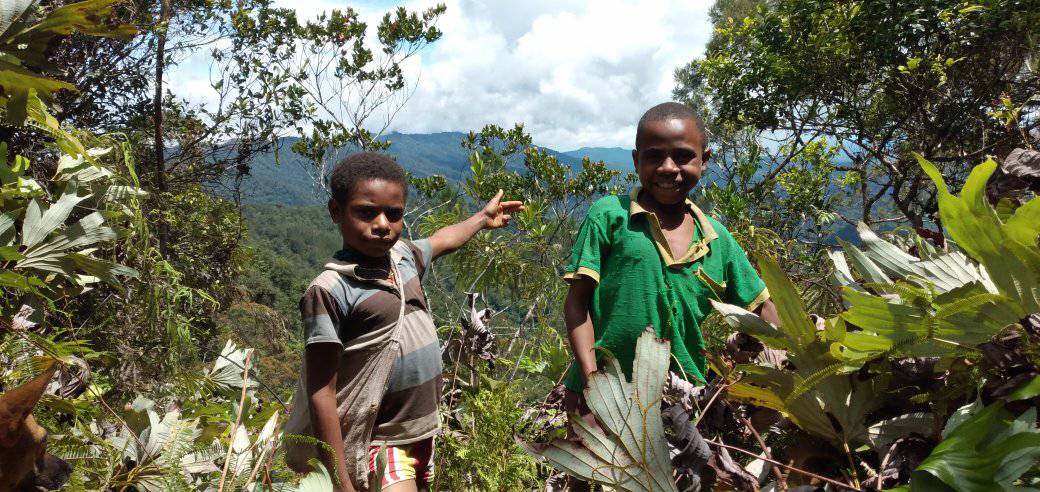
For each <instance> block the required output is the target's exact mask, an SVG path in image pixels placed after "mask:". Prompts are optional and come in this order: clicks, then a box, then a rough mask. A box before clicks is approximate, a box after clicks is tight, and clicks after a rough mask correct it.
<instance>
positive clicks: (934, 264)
mask: <svg viewBox="0 0 1040 492" xmlns="http://www.w3.org/2000/svg"><path fill="white" fill-rule="evenodd" d="M856 230H857V232H858V233H859V236H860V239H861V240H862V250H861V249H860V248H857V247H856V246H853V245H851V244H849V243H844V242H843V243H842V247H843V248H844V249H845V251H846V253H848V254H849V256H850V258H852V260H853V265H855V267H856V271H857V272H858V273H859V274H860V276H861V277H863V279H864V280H866V281H867V282H871V283H878V284H880V283H885V284H887V283H891V282H892V281H893V280H896V281H898V280H902V281H906V282H910V283H913V284H916V285H918V286H921V287H928V288H934V289H935V290H937V291H938V292H949V291H951V290H953V289H956V288H959V287H962V286H964V285H967V284H970V283H976V282H977V283H981V284H982V285H983V286H985V287H986V288H987V290H989V291H990V292H993V293H996V292H997V289H996V287H995V286H994V285H993V283H992V282H991V281H990V279H989V276H988V275H986V273H985V272H984V271H981V270H980V269H979V267H978V266H976V265H975V264H973V263H972V262H971V261H970V260H968V258H967V257H965V256H964V255H963V254H961V253H960V252H958V251H951V252H948V253H942V254H940V253H938V252H934V253H932V254H929V255H928V256H927V259H921V258H917V257H915V256H913V255H911V254H909V253H907V252H905V251H903V250H902V249H901V248H900V247H898V246H896V245H895V244H892V243H890V242H888V241H885V240H884V239H881V238H880V237H878V235H877V234H875V233H874V231H872V230H870V228H869V227H867V225H866V224H863V223H862V222H861V223H859V225H858V226H857V227H856ZM922 244H927V243H925V242H922ZM919 249H920V248H919ZM831 260H832V261H833V262H834V266H835V270H836V275H838V278H839V283H840V284H841V285H843V286H848V287H851V288H853V289H855V290H862V289H861V288H857V287H858V285H856V284H854V283H852V282H851V275H850V274H849V273H850V272H849V271H848V266H847V265H846V264H845V261H844V256H842V255H841V254H840V253H837V254H834V253H832V254H831ZM846 277H848V279H846Z"/></svg>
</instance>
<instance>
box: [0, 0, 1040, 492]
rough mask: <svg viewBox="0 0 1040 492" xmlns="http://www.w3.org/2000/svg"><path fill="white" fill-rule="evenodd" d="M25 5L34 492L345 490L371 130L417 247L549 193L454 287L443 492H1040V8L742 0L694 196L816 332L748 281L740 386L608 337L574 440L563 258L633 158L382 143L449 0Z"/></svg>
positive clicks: (11, 340) (6, 250)
mask: <svg viewBox="0 0 1040 492" xmlns="http://www.w3.org/2000/svg"><path fill="white" fill-rule="evenodd" d="M7 7H9V8H8V9H7V10H8V11H5V15H3V16H0V53H2V54H3V57H0V102H2V103H3V104H2V105H0V107H2V108H3V109H2V110H0V123H2V124H0V491H6V490H35V489H58V488H62V487H64V488H65V489H67V490H77V491H78V490H98V491H167V490H198V491H213V490H216V491H217V492H223V491H225V490H246V491H259V490H279V491H283V490H298V491H305V492H311V491H327V490H332V489H333V487H334V486H335V485H336V484H334V481H335V480H334V479H333V478H332V477H330V475H329V473H328V472H327V471H326V470H325V468H324V466H322V465H321V464H320V463H318V462H314V463H312V464H313V468H312V470H311V471H310V472H309V473H305V474H297V473H294V472H293V471H291V470H289V468H288V467H287V466H286V463H285V460H284V447H285V445H286V443H290V442H294V443H300V442H304V443H313V442H314V440H313V438H312V437H310V436H301V435H292V434H288V433H286V432H285V431H284V424H285V421H286V416H287V415H288V414H289V413H290V412H291V408H290V402H291V401H292V395H293V391H294V386H295V385H296V384H297V381H298V378H299V377H300V372H301V367H302V365H301V354H302V353H303V347H302V343H301V340H300V336H301V331H302V330H301V327H300V321H299V319H298V312H299V307H298V301H299V298H300V294H301V293H302V292H303V289H304V288H305V287H306V285H307V283H308V282H309V281H310V280H311V279H312V278H313V276H314V275H315V274H316V273H317V272H318V271H320V269H321V265H322V264H323V263H324V262H325V260H326V259H327V258H328V257H329V256H330V255H331V254H333V253H334V252H335V251H336V250H337V249H339V248H340V247H341V244H342V240H341V238H340V236H339V233H338V232H337V230H336V228H335V226H334V225H333V224H331V223H330V221H329V220H328V217H327V212H326V211H325V209H324V201H325V200H324V199H322V198H320V197H322V196H324V195H323V193H324V191H323V183H322V180H321V179H320V177H321V176H322V175H323V174H324V173H326V172H328V170H329V166H330V165H332V164H334V162H335V160H336V158H337V157H338V156H339V154H340V153H342V152H345V151H346V150H347V149H361V148H364V149H370V150H385V151H387V152H389V153H391V154H392V155H395V156H397V158H398V160H399V161H400V162H401V163H402V164H404V165H405V166H406V167H407V168H408V170H409V171H410V172H411V174H412V176H411V184H412V187H411V188H412V189H411V194H410V197H409V201H408V209H407V210H406V215H405V222H406V229H405V234H406V235H407V236H408V237H410V238H420V237H426V236H429V235H430V234H432V233H433V232H434V231H436V230H437V229H439V228H441V227H444V226H445V225H448V224H452V223H455V222H457V221H459V220H462V219H464V218H465V217H468V216H470V215H471V214H472V213H473V212H474V211H475V207H477V206H478V204H481V203H484V202H486V201H487V200H489V199H490V198H491V197H493V196H495V194H496V193H497V192H498V190H504V192H505V194H506V196H508V197H510V198H516V199H521V200H523V201H524V202H525V203H526V209H525V210H523V211H521V212H518V213H516V214H515V216H514V217H513V219H512V222H511V225H510V226H509V227H508V228H505V229H500V230H494V231H484V232H481V233H479V234H477V235H476V236H475V237H474V238H473V240H472V241H470V242H469V243H467V244H466V245H465V246H464V247H463V248H462V249H461V250H459V251H457V252H455V253H454V254H452V255H449V256H446V257H444V258H443V259H441V260H438V261H437V262H435V263H434V264H433V265H432V267H431V268H430V270H429V271H428V273H427V274H426V276H425V278H424V280H423V282H424V288H425V290H426V294H427V297H428V302H429V305H430V308H431V311H432V314H433V317H434V320H435V322H436V324H437V327H438V333H439V335H440V342H441V349H442V361H443V364H444V372H443V379H444V381H445V386H444V388H443V399H442V401H441V402H440V412H441V416H442V419H441V424H442V432H441V434H440V435H439V437H438V439H437V448H436V454H435V456H436V460H435V465H436V479H435V482H434V484H433V486H432V488H433V489H434V490H509V491H513V490H586V489H588V488H590V487H602V488H604V489H610V490H623V491H671V490H683V491H697V490H741V491H759V490H798V491H805V490H833V491H837V490H859V491H880V490H887V491H980V492H981V491H993V490H1007V491H1011V490H1032V489H1035V488H1038V487H1040V425H1038V424H1040V417H1038V412H1040V242H1038V240H1040V237H1038V236H1040V198H1038V197H1037V196H1036V194H1037V192H1038V191H1040V179H1038V176H1040V152H1038V151H1037V150H1036V148H1035V147H1036V142H1037V141H1038V138H1040V118H1038V117H1037V115H1038V114H1040V74H1038V73H1037V69H1036V67H1037V64H1036V62H1037V44H1036V40H1037V39H1040V5H1036V2H1034V1H1020V0H985V1H979V2H969V3H963V2H960V1H956V2H955V1H946V0H935V1H929V2H895V3H892V2H888V3H880V2H857V1H852V2H849V1H838V0H777V1H770V2H764V1H758V0H718V1H717V2H716V3H715V5H714V7H713V8H712V10H711V14H710V15H711V19H712V22H713V24H714V31H713V34H712V37H711V40H710V42H709V43H708V47H707V50H706V52H705V54H704V56H703V57H699V58H697V59H694V60H692V61H691V62H690V63H689V64H687V65H684V66H682V67H677V70H676V87H675V93H674V95H675V97H676V98H677V99H679V100H681V101H682V102H683V103H685V104H687V105H689V106H691V107H693V108H696V109H697V110H698V111H700V112H701V113H702V114H704V115H705V119H706V124H707V125H708V128H709V129H710V131H711V135H712V149H713V151H714V156H715V157H714V159H713V161H712V165H711V167H710V168H709V174H710V176H711V177H710V179H706V180H705V182H703V183H702V185H701V187H700V188H698V190H697V191H696V192H695V193H694V195H693V197H694V199H695V200H696V201H697V202H698V204H699V205H702V206H703V208H704V209H705V210H710V212H711V214H712V215H713V216H715V217H716V218H718V219H719V220H720V221H721V222H722V223H724V224H725V225H726V227H727V229H728V230H729V231H730V232H731V233H732V234H733V236H734V237H735V238H736V240H737V241H738V242H739V243H740V245H741V246H742V247H743V248H744V250H745V251H746V252H747V253H748V255H749V257H750V258H751V259H752V261H753V263H754V264H755V266H756V268H757V269H758V271H759V272H760V274H761V276H762V277H763V279H764V281H765V283H766V285H767V286H768V290H769V292H770V293H771V296H772V299H773V301H774V303H775V304H776V306H777V308H778V312H779V318H780V320H781V324H780V326H774V325H772V324H770V323H768V322H766V321H764V320H763V319H761V318H759V317H758V316H756V315H755V314H753V313H750V312H748V311H746V310H744V309H743V307H741V306H732V305H727V304H724V303H721V302H718V300H717V299H716V300H714V301H713V306H714V309H715V311H716V314H714V315H712V316H711V317H710V318H708V320H707V322H706V323H705V326H703V327H702V330H703V333H704V335H705V341H706V347H705V348H706V357H707V359H708V361H709V367H710V370H709V371H708V374H707V380H706V381H703V382H701V381H693V380H689V379H687V378H686V375H684V374H681V373H679V372H673V370H675V369H677V367H678V366H676V365H673V364H672V363H671V360H670V358H669V355H668V354H669V345H668V344H669V343H670V342H669V341H668V340H664V339H661V338H658V336H659V335H660V333H659V331H657V330H655V329H651V330H648V331H647V332H646V333H644V334H643V336H642V337H641V338H640V340H639V342H638V345H637V346H636V350H637V351H638V352H639V354H640V357H639V359H638V362H637V363H636V365H635V371H634V373H633V377H632V378H631V379H630V380H629V379H627V378H626V377H625V376H624V373H623V371H621V370H620V368H619V367H618V366H617V365H616V364H614V363H613V362H612V356H611V354H605V365H604V366H603V367H602V370H601V371H600V372H598V373H595V374H594V375H593V376H590V383H589V388H588V389H587V391H586V395H585V396H586V399H587V403H588V405H589V407H590V410H591V411H592V413H593V414H594V416H595V418H596V423H597V425H595V426H593V425H590V424H589V423H588V422H585V421H579V422H576V423H575V427H573V428H572V429H570V430H568V429H567V428H566V427H565V423H566V419H567V417H566V415H565V414H564V412H563V410H562V397H563V391H562V387H561V386H560V385H559V382H560V380H561V376H562V374H563V373H564V371H565V370H566V369H567V367H568V365H569V364H570V362H571V355H570V350H569V347H568V342H567V333H566V330H565V327H564V321H563V319H564V316H563V301H564V298H565V296H566V294H567V288H568V287H567V284H566V283H565V282H564V281H563V280H562V279H561V274H562V273H563V270H564V268H565V264H566V262H567V259H568V252H569V251H570V249H571V247H572V245H573V241H574V237H575V234H576V231H577V229H578V226H579V224H580V222H581V220H582V218H583V217H584V214H585V211H586V210H587V209H588V207H589V206H590V204H591V203H593V202H594V201H595V200H597V199H598V198H600V197H602V196H604V195H609V194H621V193H626V192H627V190H628V189H630V187H631V186H632V185H633V184H634V179H633V177H632V176H630V175H627V171H628V169H629V168H630V167H631V165H630V164H629V163H628V162H627V161H624V162H616V161H617V160H618V159H619V157H614V156H618V155H620V154H623V152H624V151H623V150H622V149H603V148H589V149H579V150H577V151H573V152H568V153H559V152H556V151H552V150H549V149H545V148H542V147H539V146H536V145H534V144H533V140H532V137H531V135H529V134H528V133H527V132H526V131H525V130H524V127H523V126H522V125H520V124H518V125H516V126H514V127H511V128H510V127H500V126H497V125H487V126H485V127H483V128H479V129H473V131H472V132H469V133H440V134H432V135H406V134H398V133H388V134H385V135H383V134H381V132H379V131H376V130H375V128H376V126H378V125H379V123H380V122H379V121H377V120H378V119H379V116H378V113H379V111H378V110H385V111H386V113H387V114H390V115H392V114H394V113H395V112H396V110H398V109H400V108H399V107H395V106H394V104H395V101H399V100H404V101H407V97H402V96H404V95H406V94H407V91H408V90H409V88H410V86H409V83H410V81H408V80H406V77H405V75H404V73H405V72H404V71H403V70H401V67H402V64H407V63H408V61H409V59H411V57H413V56H418V53H420V52H421V51H422V49H423V48H424V47H426V46H429V45H430V44H431V43H436V42H438V39H439V38H440V35H441V32H440V30H439V28H438V26H437V20H438V19H439V18H440V16H441V15H442V14H443V13H444V11H445V7H444V6H443V5H436V6H433V7H430V8H428V9H425V10H408V9H406V8H400V9H395V10H394V11H392V12H390V13H388V14H387V15H386V16H385V17H384V18H383V19H382V20H381V21H380V22H379V23H378V25H374V26H368V25H366V24H365V23H364V22H362V21H361V20H360V19H359V16H358V13H357V12H355V11H353V10H337V11H333V12H329V13H327V14H326V15H322V16H318V17H317V18H315V19H313V20H309V21H308V20H302V19H298V18H297V17H296V13H295V11H294V10H292V9H285V8H279V7H277V6H275V5H272V3H271V2H270V1H268V0H242V1H241V2H234V3H231V2H148V1H119V0H86V1H81V2H40V3H34V2H15V3H13V4H11V5H8V6H7ZM370 27H371V28H373V29H369V28H370ZM372 33H375V36H372ZM343 46H351V47H352V48H351V49H342V47H343ZM200 49H206V50H211V56H212V58H213V74H214V79H215V80H214V81H213V88H214V90H215V91H217V92H218V93H219V94H220V96H221V97H220V98H219V100H218V101H215V102H211V103H208V104H207V105H203V106H193V105H191V104H190V103H188V102H186V98H185V96H186V94H184V93H183V92H182V91H183V90H185V88H183V87H171V86H168V85H167V84H166V83H165V82H164V80H165V79H164V76H163V75H162V73H163V70H164V69H165V68H168V64H172V63H176V62H177V60H181V59H183V57H184V56H185V55H186V54H189V53H192V52H194V51H198V50H200ZM298 50H299V51H298ZM691 51H692V50H691ZM299 53H307V54H308V56H306V57H300V56H297V55H298V54H299ZM98 67H104V69H103V70H100V69H98ZM315 67H333V68H330V69H329V70H330V71H328V72H325V71H322V69H320V68H318V69H316V68H315ZM315 70H317V73H316V72H315ZM330 87H332V88H340V89H343V91H342V92H341V91H339V90H338V89H337V90H336V91H332V92H330ZM330 93H332V94H335V95H334V96H329V94H330ZM373 115H376V116H373ZM337 149H339V150H337ZM575 152H576V153H577V154H575ZM275 155H277V156H278V162H277V163H275V158H274V156H275ZM579 156H581V158H579ZM585 157H588V158H585ZM835 231H841V233H840V234H836V233H835ZM839 239H842V240H840V241H839ZM844 239H848V240H847V241H846V240H844ZM853 239H854V240H853ZM575 437H576V438H577V439H575ZM377 454H379V453H378V452H377ZM381 459H385V456H384V457H383V458H381ZM372 478H373V479H374V480H375V482H374V483H378V479H379V476H378V474H376V476H373V477H372ZM580 482H591V484H582V483H580Z"/></svg>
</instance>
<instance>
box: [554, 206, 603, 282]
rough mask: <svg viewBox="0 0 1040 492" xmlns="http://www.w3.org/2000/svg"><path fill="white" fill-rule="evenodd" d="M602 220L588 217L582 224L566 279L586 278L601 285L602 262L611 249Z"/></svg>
mask: <svg viewBox="0 0 1040 492" xmlns="http://www.w3.org/2000/svg"><path fill="white" fill-rule="evenodd" d="M601 219H602V217H600V216H595V215H588V216H586V217H585V220H584V221H583V222H582V223H581V227H580V228H578V236H577V238H576V239H575V241H574V247H573V248H571V261H570V262H569V263H568V264H567V269H566V271H565V273H564V275H563V278H564V279H566V280H571V279H575V278H578V277H579V276H586V277H588V278H591V279H592V280H594V281H595V282H596V283H597V284H598V283H599V279H600V271H601V270H600V262H601V259H602V258H603V256H604V255H605V254H607V253H608V252H609V248H610V242H609V238H608V236H607V234H606V224H604V223H603V221H602V220H601Z"/></svg>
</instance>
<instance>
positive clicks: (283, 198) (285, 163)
mask: <svg viewBox="0 0 1040 492" xmlns="http://www.w3.org/2000/svg"><path fill="white" fill-rule="evenodd" d="M465 138H466V134H465V133H462V132H441V133H398V132H392V133H388V134H386V135H384V136H382V137H380V138H379V140H380V141H384V142H385V141H389V142H390V148H389V149H387V153H389V154H390V155H392V156H394V157H395V158H396V159H397V161H398V162H400V163H401V165H403V166H404V167H405V169H407V170H408V172H410V173H412V174H413V175H415V176H418V177H425V176H434V175H438V176H444V177H445V178H447V179H448V180H449V181H458V180H460V179H461V178H463V177H464V176H466V175H467V174H468V172H469V165H470V164H469V157H468V155H467V152H466V150H465V149H464V148H462V146H461V145H460V143H461V142H462V141H463V140H464V139H465ZM297 140H298V139H297V138H295V137H284V138H282V139H280V141H279V143H280V150H278V152H277V153H276V152H266V153H262V154H259V155H257V156H255V157H254V160H253V163H252V165H251V168H250V172H249V176H247V177H246V178H244V179H243V181H242V201H243V203H246V204H270V205H287V206H311V205H321V204H323V203H324V200H323V199H321V198H319V193H318V190H317V188H316V187H315V183H314V179H313V177H312V174H313V173H314V171H311V169H313V168H312V167H311V166H312V164H311V163H310V161H308V160H306V159H305V158H303V157H302V156H300V155H298V154H296V153H295V152H293V151H292V146H293V144H294V143H295V142H296V141H297ZM542 149H543V150H545V151H546V152H548V153H549V154H550V155H552V156H554V157H556V159H557V160H559V161H560V162H561V163H562V164H565V165H567V166H569V167H570V168H571V169H579V168H580V167H581V160H582V158H583V157H584V156H586V155H587V156H588V157H589V158H590V159H592V160H594V161H597V160H602V161H604V162H606V164H607V167H608V168H611V169H618V170H621V171H625V172H627V171H629V170H630V169H629V168H630V167H631V165H630V164H629V163H627V162H624V161H621V162H617V161H619V159H618V158H617V156H618V155H620V154H622V153H624V152H629V151H626V150H624V149H620V148H615V149H610V148H600V147H589V148H582V149H578V150H572V151H569V152H559V151H556V150H553V149H549V148H545V147H542ZM349 152H350V149H342V150H340V151H339V155H346V154H347V153H349ZM629 159H631V157H629ZM520 166H521V163H520V161H515V162H511V163H510V167H512V168H519V167H520ZM309 171H310V172H309ZM217 193H218V194H219V195H223V196H229V195H228V192H227V191H226V190H218V192H217Z"/></svg>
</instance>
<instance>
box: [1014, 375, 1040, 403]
mask: <svg viewBox="0 0 1040 492" xmlns="http://www.w3.org/2000/svg"><path fill="white" fill-rule="evenodd" d="M1038 395H1040V376H1037V377H1035V378H1033V379H1031V380H1030V381H1029V382H1028V383H1026V384H1024V385H1022V386H1021V387H1019V388H1018V389H1016V390H1015V391H1014V392H1012V393H1011V394H1010V395H1008V397H1007V399H1008V401H1017V400H1028V399H1030V398H1033V397H1035V396H1038Z"/></svg>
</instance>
